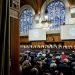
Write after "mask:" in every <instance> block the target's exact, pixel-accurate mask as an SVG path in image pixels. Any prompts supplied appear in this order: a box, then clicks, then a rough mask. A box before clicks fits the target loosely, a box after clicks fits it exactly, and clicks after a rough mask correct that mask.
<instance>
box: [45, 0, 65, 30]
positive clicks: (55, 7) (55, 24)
mask: <svg viewBox="0 0 75 75" xmlns="http://www.w3.org/2000/svg"><path fill="white" fill-rule="evenodd" d="M46 10H48V19H49V20H50V21H51V22H52V25H49V29H50V30H59V29H60V25H62V24H64V23H65V5H64V3H63V2H61V1H60V0H54V1H52V2H50V3H49V4H48V5H47V8H46Z"/></svg>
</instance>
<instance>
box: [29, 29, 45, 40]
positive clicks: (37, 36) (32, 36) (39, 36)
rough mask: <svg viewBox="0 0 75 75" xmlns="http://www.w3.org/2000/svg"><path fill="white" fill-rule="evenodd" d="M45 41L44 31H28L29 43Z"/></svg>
mask: <svg viewBox="0 0 75 75" xmlns="http://www.w3.org/2000/svg"><path fill="white" fill-rule="evenodd" d="M38 40H39V41H40V40H46V31H45V30H43V29H31V30H29V41H38Z"/></svg>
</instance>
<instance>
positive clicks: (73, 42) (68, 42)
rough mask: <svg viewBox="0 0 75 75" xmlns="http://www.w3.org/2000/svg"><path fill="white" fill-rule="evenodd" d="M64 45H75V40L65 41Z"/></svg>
mask: <svg viewBox="0 0 75 75" xmlns="http://www.w3.org/2000/svg"><path fill="white" fill-rule="evenodd" d="M64 45H67V46H68V45H71V46H75V40H74V41H64Z"/></svg>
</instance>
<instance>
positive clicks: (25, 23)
mask: <svg viewBox="0 0 75 75" xmlns="http://www.w3.org/2000/svg"><path fill="white" fill-rule="evenodd" d="M32 23H33V13H32V10H31V9H27V8H26V9H24V10H23V11H22V12H21V14H20V32H21V33H26V34H27V33H28V30H29V29H30V28H31V27H32Z"/></svg>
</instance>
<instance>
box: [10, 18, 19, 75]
mask: <svg viewBox="0 0 75 75" xmlns="http://www.w3.org/2000/svg"><path fill="white" fill-rule="evenodd" d="M10 42H11V45H10V46H11V47H10V48H11V57H10V59H11V75H19V19H15V18H12V17H11V18H10Z"/></svg>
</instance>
